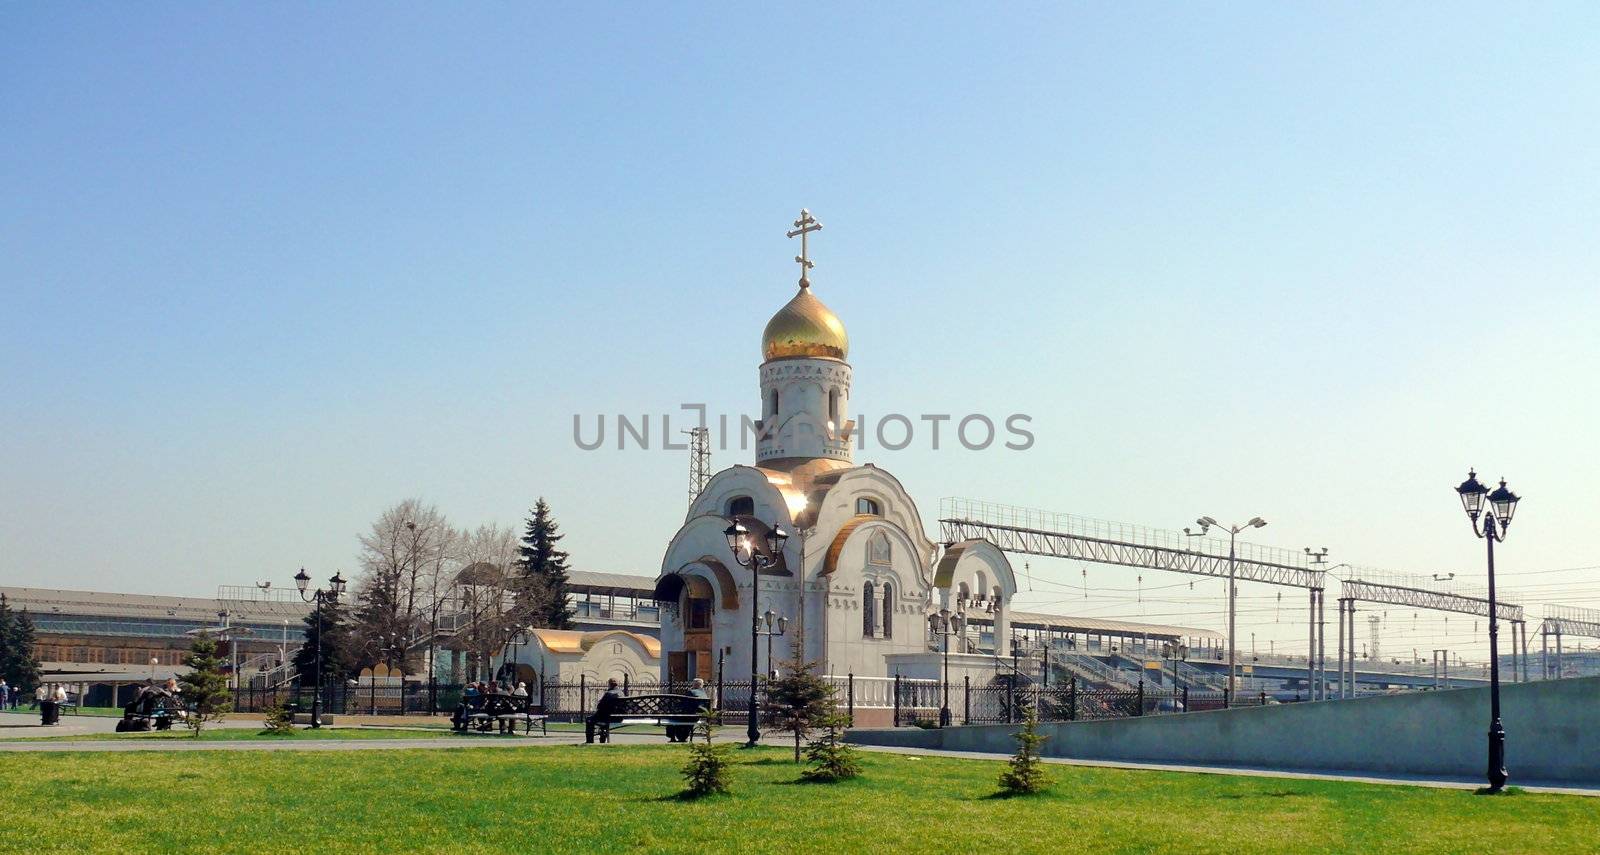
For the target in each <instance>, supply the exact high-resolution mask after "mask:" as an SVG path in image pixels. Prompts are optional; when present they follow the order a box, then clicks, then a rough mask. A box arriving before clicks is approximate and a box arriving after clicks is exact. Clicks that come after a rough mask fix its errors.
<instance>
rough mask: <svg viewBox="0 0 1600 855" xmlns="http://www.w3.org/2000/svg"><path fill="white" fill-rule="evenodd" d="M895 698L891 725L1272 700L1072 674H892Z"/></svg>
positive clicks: (1088, 716) (1109, 714)
mask: <svg viewBox="0 0 1600 855" xmlns="http://www.w3.org/2000/svg"><path fill="white" fill-rule="evenodd" d="M894 700H895V705H894V713H893V720H894V724H895V726H896V727H905V726H919V727H933V726H937V724H938V722H939V721H940V720H941V719H945V720H948V721H949V722H950V723H951V724H1001V723H1014V722H1019V721H1021V720H1022V719H1023V718H1024V717H1025V716H1026V714H1027V710H1028V709H1030V708H1031V709H1033V710H1036V711H1037V713H1038V716H1039V720H1040V721H1096V720H1101V719H1113V718H1133V717H1135V716H1145V715H1168V714H1173V713H1184V712H1200V711H1204V710H1220V709H1228V708H1230V707H1253V706H1264V705H1266V704H1271V703H1277V701H1276V700H1275V699H1273V698H1272V697H1271V696H1269V695H1268V694H1267V693H1266V692H1252V693H1237V694H1235V693H1230V692H1209V691H1208V692H1199V691H1196V692H1191V691H1189V690H1188V689H1178V690H1176V691H1173V690H1156V689H1148V690H1147V689H1146V688H1145V686H1144V684H1142V683H1141V684H1139V685H1138V686H1137V687H1135V688H1133V689H1103V688H1088V687H1080V686H1079V685H1078V681H1077V680H1076V679H1073V680H1069V681H1068V682H1067V683H1065V684H1063V685H1054V686H1042V685H1039V684H1037V683H1022V684H1018V685H1011V684H1009V683H1008V682H1006V681H999V682H991V683H989V684H986V685H974V684H973V683H972V681H971V680H963V681H962V682H960V683H939V682H935V681H928V680H916V681H911V680H902V679H899V678H896V679H895V688H894Z"/></svg>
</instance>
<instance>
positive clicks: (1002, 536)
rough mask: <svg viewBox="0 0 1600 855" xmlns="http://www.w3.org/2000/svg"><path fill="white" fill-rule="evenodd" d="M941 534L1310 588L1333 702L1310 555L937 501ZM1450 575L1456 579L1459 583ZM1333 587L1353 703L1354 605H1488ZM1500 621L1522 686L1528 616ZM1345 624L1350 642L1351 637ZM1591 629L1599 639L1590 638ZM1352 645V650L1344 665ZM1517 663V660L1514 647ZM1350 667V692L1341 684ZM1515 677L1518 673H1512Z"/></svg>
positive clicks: (1402, 587)
mask: <svg viewBox="0 0 1600 855" xmlns="http://www.w3.org/2000/svg"><path fill="white" fill-rule="evenodd" d="M939 526H940V532H941V535H942V540H944V541H945V542H946V543H955V542H958V541H962V540H974V539H976V540H987V541H989V542H990V543H993V544H994V545H995V546H998V547H999V548H1001V549H1002V550H1005V551H1007V552H1013V553H1018V554H1024V555H1042V556H1048V557H1053V558H1070V559H1075V560H1078V561H1090V562H1094V563H1098V564H1113V565H1120V566H1123V567H1139V568H1147V569H1151V570H1168V571H1171V572H1174V573H1188V574H1192V575H1196V576H1209V577H1212V578H1220V579H1226V578H1228V577H1229V573H1230V569H1231V572H1232V574H1233V576H1234V578H1235V579H1238V580H1244V581H1250V582H1262V583H1265V584H1269V585H1282V586H1287V587H1294V588H1303V589H1306V590H1307V591H1308V592H1309V597H1310V609H1309V615H1308V619H1307V623H1308V624H1309V639H1310V647H1309V650H1311V651H1313V652H1314V655H1311V656H1308V657H1307V663H1308V667H1307V684H1308V686H1310V687H1311V691H1312V693H1313V696H1314V697H1316V698H1318V699H1326V698H1327V696H1328V677H1327V651H1326V645H1327V637H1326V636H1327V621H1326V619H1325V617H1324V612H1323V602H1324V598H1325V595H1326V590H1327V583H1328V573H1327V571H1325V570H1323V569H1321V568H1320V567H1319V566H1317V565H1315V564H1313V562H1312V560H1311V556H1310V555H1309V554H1308V553H1303V552H1295V551H1294V550H1289V549H1280V548H1275V547H1268V546H1259V545H1256V544H1248V543H1234V544H1232V548H1231V551H1230V544H1229V541H1228V540H1227V539H1225V538H1217V537H1207V536H1195V535H1191V534H1189V533H1188V532H1175V531H1170V530H1163V529H1155V528H1149V527H1146V526H1138V525H1128V524H1124V523H1114V522H1107V521H1104V520H1096V519H1091V518H1088V517H1080V516H1076V515H1073V514H1061V513H1053V512H1050V511H1042V510H1038V509H1035V508H1024V507H1018V506H1015V505H1004V504H997V503H993V502H983V501H977V500H972V499H962V498H945V499H941V500H940V502H939ZM1230 565H1231V568H1230ZM1451 576H1452V578H1453V576H1454V574H1451ZM1413 580H1417V581H1413ZM1337 581H1339V585H1340V588H1339V589H1340V597H1339V612H1340V614H1339V635H1340V639H1339V649H1338V652H1339V691H1340V694H1341V695H1344V694H1345V693H1346V688H1347V687H1348V693H1349V694H1352V695H1353V694H1354V692H1355V682H1356V676H1355V672H1356V668H1355V612H1356V606H1355V604H1356V602H1357V601H1358V600H1359V601H1363V602H1369V603H1384V604H1389V605H1398V606H1409V607H1412V608H1419V609H1431V610H1436V611H1446V612H1458V613H1461V614H1470V615H1476V616H1478V617H1488V616H1489V600H1488V598H1487V597H1479V596H1476V595H1475V593H1476V592H1473V593H1459V592H1452V591H1445V590H1438V589H1437V587H1439V586H1434V587H1429V586H1427V585H1425V584H1422V583H1421V582H1420V580H1419V578H1418V577H1410V576H1399V575H1398V574H1392V573H1386V572H1383V571H1377V570H1373V569H1371V568H1354V567H1352V568H1351V573H1350V578H1347V579H1343V580H1337ZM1431 581H1434V582H1437V581H1441V580H1438V579H1434V580H1431ZM1495 617H1497V618H1498V619H1500V620H1505V621H1508V622H1510V623H1511V624H1512V631H1513V633H1514V635H1515V634H1520V636H1521V639H1522V650H1521V656H1522V660H1521V679H1523V680H1526V679H1527V668H1528V661H1527V659H1528V640H1527V624H1526V621H1525V619H1524V616H1523V608H1522V606H1520V605H1516V604H1514V603H1510V602H1507V601H1506V600H1505V599H1504V598H1497V602H1496V608H1495ZM1347 621H1348V625H1349V629H1350V631H1349V632H1348V633H1346V632H1345V627H1346V623H1347ZM1569 622H1573V623H1571V624H1570V625H1579V624H1582V625H1584V626H1586V627H1587V629H1586V630H1585V633H1586V634H1593V635H1594V637H1597V638H1600V612H1593V613H1591V614H1589V615H1587V616H1586V617H1583V618H1582V619H1581V620H1580V619H1579V618H1577V617H1571V618H1569ZM1546 626H1554V625H1551V624H1549V622H1548V619H1547V622H1546ZM1588 630H1593V632H1592V633H1589V631H1588ZM1541 631H1543V629H1541ZM1552 632H1555V633H1556V634H1557V646H1558V648H1559V645H1560V638H1559V632H1558V630H1552ZM1569 634H1575V633H1569ZM1346 639H1348V645H1349V647H1348V651H1349V657H1348V659H1346ZM1233 643H1234V642H1233V639H1229V644H1230V645H1231V644H1233ZM1512 655H1513V657H1515V656H1516V655H1517V645H1516V643H1515V638H1514V639H1513V644H1512ZM1558 657H1559V653H1558ZM1347 666H1348V674H1349V679H1348V683H1347V681H1346V679H1345V676H1346V673H1347ZM1516 670H1517V669H1516V668H1515V667H1513V674H1515V673H1516Z"/></svg>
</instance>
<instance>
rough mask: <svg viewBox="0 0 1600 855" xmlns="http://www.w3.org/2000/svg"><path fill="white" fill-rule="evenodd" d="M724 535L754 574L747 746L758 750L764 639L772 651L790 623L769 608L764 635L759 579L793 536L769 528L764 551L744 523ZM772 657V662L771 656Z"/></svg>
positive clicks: (727, 529)
mask: <svg viewBox="0 0 1600 855" xmlns="http://www.w3.org/2000/svg"><path fill="white" fill-rule="evenodd" d="M722 534H723V535H724V536H725V537H727V539H728V549H729V550H731V551H732V552H733V560H734V561H737V562H739V566H740V567H746V568H749V569H750V570H751V571H753V572H752V574H751V578H750V614H751V620H750V724H749V727H748V728H746V730H745V736H746V737H747V738H748V741H747V742H746V743H745V747H747V748H754V747H755V746H756V743H757V742H759V741H761V727H760V726H759V724H758V723H757V720H756V719H757V713H758V708H757V703H756V697H757V693H756V689H757V687H758V686H759V685H760V680H761V674H760V673H759V671H758V668H759V666H760V649H761V636H762V635H766V636H767V638H768V643H769V647H768V650H769V651H770V649H771V648H770V640H771V638H772V636H773V635H774V634H777V635H782V634H783V632H784V629H785V625H786V624H787V623H788V621H787V620H786V619H785V618H781V617H779V618H777V619H776V621H774V615H773V613H772V611H771V610H770V609H768V610H767V613H766V615H765V616H764V617H765V618H766V624H767V629H766V631H765V632H763V631H762V629H761V625H762V618H763V615H762V614H761V612H759V611H758V610H757V606H756V593H757V592H758V591H759V590H760V589H761V586H760V581H761V580H760V578H759V577H760V575H761V571H763V570H766V569H767V568H768V567H771V566H773V565H775V564H777V563H778V562H779V561H781V560H783V545H784V544H785V543H788V542H789V533H788V532H786V531H784V530H783V529H781V528H779V527H778V526H776V525H774V526H771V527H769V528H768V529H767V534H766V537H765V538H764V540H765V546H766V550H765V551H764V552H763V551H762V550H761V549H758V548H757V546H756V541H755V539H754V538H753V537H751V535H750V530H749V529H748V528H745V526H744V524H743V523H741V522H738V521H735V522H734V523H733V525H730V526H728V527H727V528H726V529H724V530H723V532H722ZM768 658H769V659H770V653H769V657H768Z"/></svg>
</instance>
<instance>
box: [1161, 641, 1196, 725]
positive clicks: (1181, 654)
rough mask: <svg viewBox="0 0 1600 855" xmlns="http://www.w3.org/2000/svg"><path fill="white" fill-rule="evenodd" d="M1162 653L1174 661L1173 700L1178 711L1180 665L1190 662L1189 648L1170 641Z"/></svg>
mask: <svg viewBox="0 0 1600 855" xmlns="http://www.w3.org/2000/svg"><path fill="white" fill-rule="evenodd" d="M1161 652H1162V653H1164V654H1166V657H1167V658H1168V659H1171V660H1172V700H1173V707H1174V709H1176V707H1177V700H1178V680H1179V677H1178V663H1179V662H1180V661H1181V662H1187V661H1189V646H1188V645H1186V644H1181V643H1179V642H1176V641H1169V642H1167V643H1166V644H1164V645H1162V650H1161ZM1177 711H1178V712H1182V710H1177Z"/></svg>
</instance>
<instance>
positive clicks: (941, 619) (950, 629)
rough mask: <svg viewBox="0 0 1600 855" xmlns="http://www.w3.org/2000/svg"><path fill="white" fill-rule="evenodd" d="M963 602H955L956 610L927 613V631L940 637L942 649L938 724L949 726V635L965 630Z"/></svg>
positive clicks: (965, 621) (965, 617)
mask: <svg viewBox="0 0 1600 855" xmlns="http://www.w3.org/2000/svg"><path fill="white" fill-rule="evenodd" d="M963 605H964V603H961V602H959V601H958V602H957V603H956V606H957V610H956V611H953V612H952V611H950V610H949V609H940V610H939V612H938V614H931V615H928V631H929V632H932V633H933V634H934V635H937V636H939V637H940V639H941V641H942V642H943V644H942V649H943V651H944V696H943V700H941V701H940V706H939V726H940V727H949V726H950V636H952V635H960V634H962V633H963V632H965V631H966V627H967V616H966V613H965V612H963V611H961V606H963Z"/></svg>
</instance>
